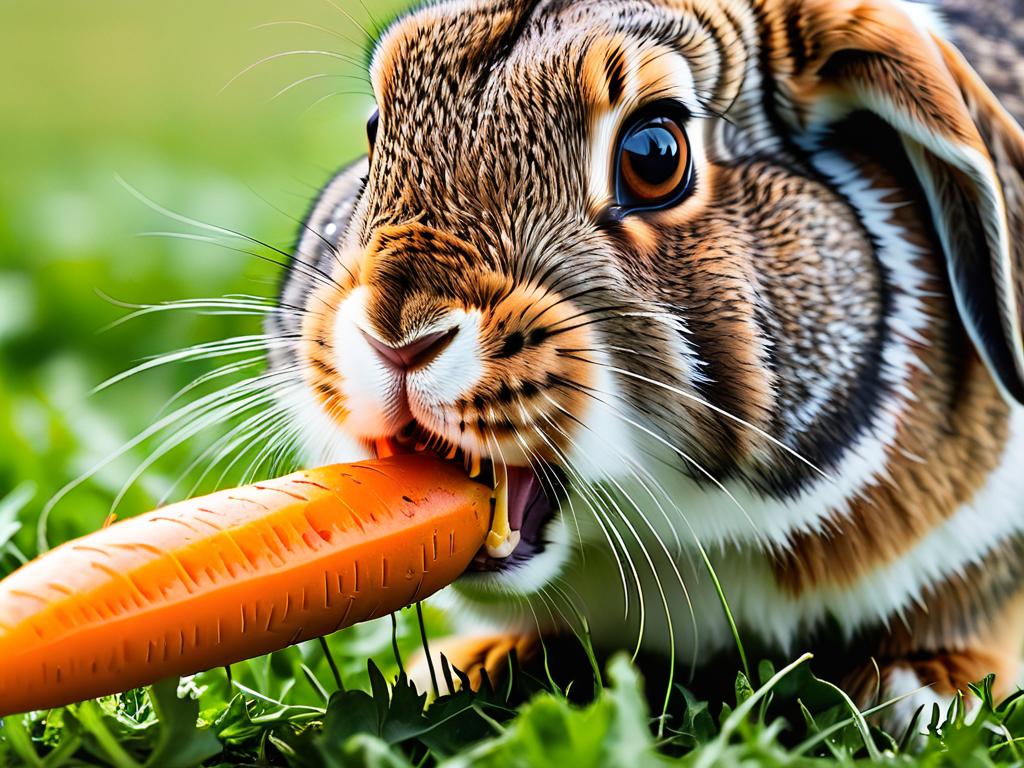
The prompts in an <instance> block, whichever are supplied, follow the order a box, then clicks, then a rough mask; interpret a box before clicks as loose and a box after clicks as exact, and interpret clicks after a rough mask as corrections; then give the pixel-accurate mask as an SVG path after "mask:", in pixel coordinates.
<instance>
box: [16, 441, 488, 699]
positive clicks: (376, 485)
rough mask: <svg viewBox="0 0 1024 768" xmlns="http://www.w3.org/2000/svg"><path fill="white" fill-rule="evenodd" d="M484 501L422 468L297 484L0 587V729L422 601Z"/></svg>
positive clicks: (57, 559) (437, 464)
mask: <svg viewBox="0 0 1024 768" xmlns="http://www.w3.org/2000/svg"><path fill="white" fill-rule="evenodd" d="M489 524H490V489H489V488H487V487H486V486H483V485H480V484H478V483H476V482H473V481H472V480H469V479H468V478H467V477H466V475H465V473H464V472H463V471H462V470H461V468H459V467H457V466H455V465H453V464H451V463H446V462H443V461H441V460H440V459H437V458H435V457H433V456H431V455H427V454H416V455H406V456H393V457H390V458H387V459H383V460H379V461H373V462H365V463H361V464H350V465H338V466H332V467H324V468H321V469H316V470H312V471H308V472H298V473H296V474H293V475H289V476H287V477H283V478H280V479H277V480H270V481H267V482H264V483H259V484H257V485H252V486H247V487H245V488H240V489H235V490H230V491H221V492H219V493H214V494H212V495H210V496H206V497H203V498H199V499H192V500H189V501H185V502H181V503H179V504H174V505H171V506H168V507H164V508H163V509H159V510H156V511H154V512H150V513H147V514H145V515H141V516H139V517H135V518H130V519H127V520H124V521H122V522H118V523H115V524H113V525H111V526H110V527H108V528H104V529H102V530H99V531H96V532H95V533H92V534H89V535H88V536H84V537H83V538H80V539H77V540H75V541H70V542H68V543H66V544H63V545H61V546H59V547H57V548H55V549H54V550H52V551H51V552H49V553H47V554H45V555H43V556H42V557H39V558H38V559H36V560H34V561H32V562H30V563H28V564H27V565H26V566H24V567H23V568H21V569H20V570H18V571H16V572H15V573H13V574H12V575H11V576H9V577H8V578H7V579H5V580H3V581H2V582H0V716H3V715H5V714H11V713H15V712H25V711H29V710H35V709H45V708H49V707H55V706H61V705H64V704H68V703H71V702H74V701H80V700H82V699H87V698H93V697H95V696H101V695H106V694H110V693H115V692H117V691H123V690H127V689H129V688H134V687H137V686H140V685H146V684H148V683H152V682H154V681H156V680H159V679H161V678H164V677H169V676H173V675H183V674H191V673H193V672H197V671H200V670H203V669H209V668H212V667H216V666H220V665H223V664H230V663H233V662H237V661H241V660H243V659H247V658H250V657H252V656H257V655H260V654H263V653H268V652H270V651H275V650H278V649H281V648H284V647H285V646H287V645H290V644H292V643H297V642H299V641H301V640H307V639H309V638H312V637H319V636H321V635H325V634H328V633H330V632H334V631H335V630H337V629H341V628H342V627H347V626H349V625H351V624H355V623H357V622H360V621H365V620H367V619H371V618H375V617H378V616H382V615H385V614H388V613H390V612H392V611H395V610H398V609H399V608H401V607H402V606H405V605H408V604H409V603H412V602H415V601H416V600H420V599H422V598H425V597H427V596H428V595H430V594H431V593H433V592H435V591H437V590H438V589H440V588H441V587H444V586H445V585H447V584H449V583H451V582H452V581H453V580H454V579H455V578H456V577H457V576H458V575H459V574H460V573H462V572H463V571H464V570H465V569H466V567H467V565H468V564H469V562H470V561H471V560H472V558H473V556H474V555H475V554H476V553H477V551H478V550H479V549H480V547H481V545H482V544H483V541H484V537H485V536H486V534H487V531H488V527H489Z"/></svg>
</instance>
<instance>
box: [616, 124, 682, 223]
mask: <svg viewBox="0 0 1024 768" xmlns="http://www.w3.org/2000/svg"><path fill="white" fill-rule="evenodd" d="M685 119H686V115H685V110H684V109H682V108H681V107H676V106H674V105H671V104H668V105H663V106H660V107H657V108H654V109H651V110H647V111H645V112H644V113H643V115H642V116H641V117H640V118H639V119H636V120H634V121H633V123H632V124H631V125H629V126H627V128H626V131H625V132H624V133H623V136H622V139H621V140H620V141H619V148H618V153H617V156H618V159H617V163H616V172H615V198H616V203H617V204H618V205H619V206H621V207H622V208H625V209H626V210H627V211H630V210H653V209H658V208H666V207H668V206H670V205H672V204H674V203H677V202H679V201H680V200H681V199H682V198H683V197H684V196H685V195H686V193H687V192H688V191H689V189H690V182H691V177H692V168H691V160H690V143H689V141H688V139H687V138H686V131H685V130H684V129H683V123H684V121H685Z"/></svg>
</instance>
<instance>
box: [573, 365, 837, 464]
mask: <svg viewBox="0 0 1024 768" xmlns="http://www.w3.org/2000/svg"><path fill="white" fill-rule="evenodd" d="M591 351H597V350H591ZM564 356H565V357H568V358H570V359H573V360H576V361H578V362H583V363H587V364H590V365H600V366H602V367H604V368H605V369H607V370H609V371H612V372H613V373H618V374H620V375H622V376H628V377H629V378H633V379H637V380H639V381H643V382H646V383H647V384H650V385H652V386H655V387H658V388H660V389H664V390H666V391H668V392H672V393H673V394H676V395H679V396H680V397H683V398H685V399H687V400H690V401H692V402H695V403H697V404H699V405H701V406H703V407H705V408H708V409H710V410H712V411H714V412H715V413H717V414H718V415H719V416H722V417H724V418H726V419H729V420H730V421H732V422H735V423H736V424H740V425H741V426H743V427H746V428H747V429H749V430H751V431H752V432H754V433H755V434H757V435H759V436H760V437H763V438H764V439H765V440H767V441H768V442H770V443H771V444H772V445H774V446H776V447H778V448H781V449H782V450H783V451H785V452H786V453H788V454H790V455H791V456H793V457H794V458H795V459H798V460H799V461H800V462H802V463H803V464H806V465H807V466H808V467H810V468H811V469H812V470H814V471H815V472H817V473H818V474H819V475H821V476H822V477H823V478H824V479H826V480H828V481H830V482H835V479H834V478H833V477H832V476H831V475H829V474H828V473H827V472H825V470H823V469H821V468H820V467H818V466H817V465H816V464H814V462H812V461H811V460H810V459H808V458H807V457H805V456H803V455H802V454H801V453H800V452H799V451H797V450H795V449H793V448H791V447H790V446H788V445H786V444H785V443H784V442H782V441H781V440H779V439H778V438H776V437H773V436H772V435H771V434H769V433H768V432H765V431H764V430H763V429H761V428H760V427H758V426H756V425H754V424H751V423H750V422H749V421H747V420H746V419H743V418H740V417H739V416H736V415H734V414H732V413H729V412H728V411H726V410H725V409H723V408H720V407H719V406H717V405H715V404H714V403H711V402H708V401H707V400H705V399H704V398H701V397H698V396H697V395H694V394H692V393H690V392H687V391H686V390H685V389H681V388H679V387H675V386H673V385H671V384H667V383H665V382H663V381H658V380H657V379H652V378H650V377H649V376H644V375H642V374H638V373H634V372H633V371H629V370H626V369H625V368H620V367H618V366H616V365H612V364H609V363H603V362H600V361H597V360H590V359H587V358H582V357H575V356H573V355H564Z"/></svg>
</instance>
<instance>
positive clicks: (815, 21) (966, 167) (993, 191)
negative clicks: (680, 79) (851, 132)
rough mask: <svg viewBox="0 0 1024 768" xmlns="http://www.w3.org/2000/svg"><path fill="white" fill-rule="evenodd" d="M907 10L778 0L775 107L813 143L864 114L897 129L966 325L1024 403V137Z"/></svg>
mask: <svg viewBox="0 0 1024 768" xmlns="http://www.w3.org/2000/svg"><path fill="white" fill-rule="evenodd" d="M904 7H906V6H905V4H901V3H897V2H895V0H779V2H778V4H777V5H775V9H776V11H777V13H775V14H773V15H772V17H771V18H772V21H773V27H774V32H773V35H772V36H773V43H774V45H773V48H774V50H775V51H779V52H785V55H778V56H776V57H773V59H772V61H773V67H774V68H775V71H774V72H773V75H774V77H775V81H776V84H777V86H778V88H779V98H778V99H777V108H778V110H779V112H780V113H781V116H782V117H783V119H784V120H786V121H787V122H789V123H790V124H791V125H792V126H793V127H794V128H795V129H796V130H797V131H799V132H803V133H804V134H805V135H808V136H810V135H813V134H814V133H815V132H817V131H820V130H822V129H824V128H827V126H828V125H829V124H831V123H834V122H835V121H836V120H838V119H841V118H843V117H844V116H846V115H848V114H850V113H852V112H855V111H865V110H866V111H868V112H871V113H873V114H875V115H877V116H878V117H880V118H881V119H882V120H884V121H885V122H886V123H888V124H889V125H890V126H892V127H893V128H894V129H895V130H896V132H897V133H898V134H899V136H900V137H901V139H902V142H903V146H904V148H905V151H906V153H907V155H908V157H909V159H910V161H911V163H912V165H913V167H914V169H915V172H916V174H917V176H918V178H919V180H920V182H921V185H922V187H923V188H924V190H925V193H926V194H927V196H928V202H929V204H930V206H931V211H932V216H933V218H934V220H935V226H936V230H937V231H938V233H939V236H940V239H941V242H942V245H943V248H944V251H945V258H946V262H947V265H948V268H949V275H950V279H951V282H952V286H953V291H954V294H955V298H956V303H957V307H958V309H959V312H960V314H961V316H962V319H963V322H964V324H965V325H966V327H967V330H968V332H969V333H970V335H971V338H972V339H973V340H974V343H975V345H976V346H977V348H978V350H979V352H980V353H981V355H982V357H983V358H984V359H985V361H986V363H987V364H988V366H989V368H990V369H991V371H992V373H993V375H994V376H995V378H996V380H997V381H998V382H999V383H1000V385H1001V386H1002V388H1003V390H1004V392H1005V393H1006V394H1007V395H1008V396H1009V397H1011V398H1013V399H1015V400H1017V401H1018V402H1021V403H1024V333H1022V324H1024V131H1022V130H1021V127H1020V125H1018V124H1017V122H1016V121H1015V120H1014V119H1013V117H1011V116H1010V115H1009V114H1008V113H1007V112H1006V110H1005V109H1003V107H1002V106H1001V105H1000V104H999V102H998V100H997V99H996V97H995V96H994V95H993V94H992V92H991V91H989V89H988V88H987V87H986V86H985V84H984V83H983V82H982V81H981V78H980V77H979V76H978V75H977V73H975V72H974V70H972V69H971V67H970V66H969V65H968V64H967V62H966V61H965V60H964V58H963V56H961V54H960V53H959V51H957V50H956V49H955V48H954V47H953V46H952V45H950V44H949V43H948V42H947V41H945V40H943V39H942V38H941V37H939V36H937V35H936V34H935V33H933V32H931V31H929V30H928V29H926V28H924V27H922V26H920V25H919V24H918V23H916V21H915V20H913V19H911V17H910V16H909V15H907V13H905V12H904V10H903V8H904Z"/></svg>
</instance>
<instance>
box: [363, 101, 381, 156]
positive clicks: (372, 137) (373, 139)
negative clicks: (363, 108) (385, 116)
mask: <svg viewBox="0 0 1024 768" xmlns="http://www.w3.org/2000/svg"><path fill="white" fill-rule="evenodd" d="M379 125H380V112H379V111H378V110H376V109H375V110H373V114H372V115H370V119H369V120H367V121H366V138H367V140H368V141H369V142H370V151H371V152H373V145H374V144H376V143H377V127H378V126H379Z"/></svg>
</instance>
